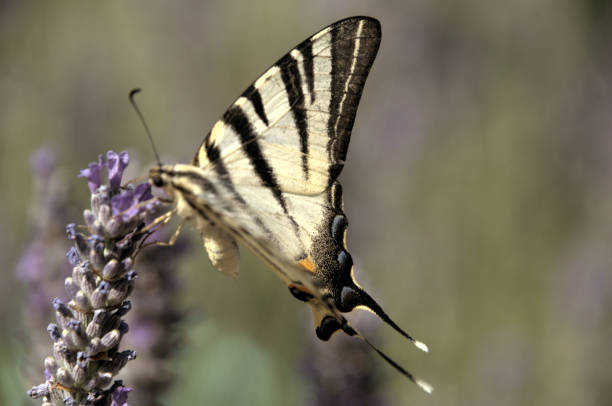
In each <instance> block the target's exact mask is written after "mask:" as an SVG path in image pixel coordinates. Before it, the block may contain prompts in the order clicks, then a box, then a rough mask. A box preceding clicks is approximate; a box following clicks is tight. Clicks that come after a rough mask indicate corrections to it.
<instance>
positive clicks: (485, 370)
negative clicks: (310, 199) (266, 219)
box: [0, 0, 612, 405]
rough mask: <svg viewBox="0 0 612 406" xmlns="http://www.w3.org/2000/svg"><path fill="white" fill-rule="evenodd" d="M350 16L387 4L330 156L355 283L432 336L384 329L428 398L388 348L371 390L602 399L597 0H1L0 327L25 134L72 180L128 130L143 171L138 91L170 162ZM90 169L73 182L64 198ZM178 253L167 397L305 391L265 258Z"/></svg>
mask: <svg viewBox="0 0 612 406" xmlns="http://www.w3.org/2000/svg"><path fill="white" fill-rule="evenodd" d="M359 14H362V15H371V16H374V17H377V18H378V19H380V20H381V23H382V29H383V40H382V44H381V50H380V53H379V55H378V58H377V60H376V62H375V64H374V67H373V69H372V73H371V75H370V79H369V80H368V84H367V85H366V89H365V91H364V96H363V99H362V103H361V107H360V110H359V114H358V118H357V121H356V125H355V129H354V131H353V140H352V144H351V148H350V151H349V158H348V162H347V165H346V167H345V170H344V172H343V175H342V180H343V183H344V190H345V206H346V212H347V215H348V216H349V219H350V222H351V227H350V229H349V233H348V244H349V247H350V248H351V251H352V253H353V257H354V259H355V263H356V274H357V278H358V279H359V280H360V281H361V282H362V285H364V286H365V287H367V288H369V289H370V290H371V291H372V292H371V293H372V294H373V295H374V296H375V297H376V298H377V299H379V301H380V302H381V303H382V304H384V306H385V308H386V309H387V311H388V312H389V314H390V315H391V316H392V317H394V318H395V319H396V321H397V322H398V324H399V325H401V326H404V327H405V328H406V329H407V330H408V331H409V332H410V333H412V334H414V335H415V336H416V337H418V338H420V339H422V340H423V341H425V342H426V343H427V344H428V345H429V346H430V348H431V353H430V354H427V355H425V354H419V353H418V351H415V350H413V348H412V347H411V346H410V345H409V344H408V343H407V342H405V341H404V340H402V339H401V337H398V336H397V334H394V333H393V332H392V331H390V329H385V328H382V329H381V331H380V335H381V346H382V347H383V348H384V349H385V350H386V351H388V352H389V353H390V354H391V355H393V356H394V357H395V358H397V359H398V360H399V361H400V362H401V363H402V364H403V365H406V366H407V367H409V369H410V370H412V371H413V372H415V373H417V374H418V375H419V376H422V377H423V378H426V379H427V380H428V381H429V382H431V383H432V384H433V385H434V386H435V387H436V391H435V392H434V395H433V397H431V398H427V399H425V398H424V396H425V395H423V394H422V393H420V391H419V390H418V389H417V388H416V387H414V386H413V385H410V384H409V383H408V382H407V381H406V380H405V379H403V378H402V377H400V376H398V375H396V374H394V372H393V371H392V370H390V369H389V368H387V367H386V366H384V364H383V363H382V361H381V363H380V365H381V372H382V373H383V375H384V377H385V378H386V379H385V380H384V382H385V384H384V385H383V386H382V387H381V388H380V390H381V391H383V392H384V393H385V394H386V395H387V396H386V398H387V399H389V401H393V402H396V403H397V404H416V403H423V402H428V403H430V404H440V405H462V404H469V405H480V404H482V405H485V404H487V405H488V404H496V405H505V404H507V405H516V404H537V405H555V404H581V405H601V404H607V403H609V402H610V400H611V399H612V390H611V389H610V388H612V374H611V373H610V372H609V370H608V368H607V365H606V360H608V359H611V358H612V350H611V349H610V346H609V339H610V337H611V336H612V334H611V333H612V331H611V329H612V327H611V326H612V320H611V317H610V313H609V308H610V306H611V305H612V273H611V272H610V271H611V265H612V258H611V256H610V254H609V251H610V249H609V246H610V241H612V235H611V234H612V232H611V230H612V216H611V215H610V213H611V212H610V207H612V187H611V183H610V179H611V178H612V160H611V159H610V156H611V154H612V137H610V135H611V133H612V115H611V114H610V111H611V108H612V91H611V83H612V82H611V75H612V69H611V68H612V58H611V56H612V55H611V53H610V52H611V48H610V46H609V39H610V34H611V29H610V27H612V9H611V7H610V2H609V1H604V0H590V1H585V2H580V1H579V2H576V1H571V0H558V1H551V0H539V1H531V0H523V1H515V2H488V1H484V0H462V1H449V0H433V1H431V0H413V1H404V0H392V1H386V2H377V1H374V0H362V1H349V0H341V1H334V2H327V1H321V0H315V1H311V2H298V1H294V2H291V1H280V0H265V1H260V2H249V3H247V2H235V1H226V2H220V1H209V2H205V1H196V0H190V1H183V2H164V1H161V0H154V1H146V2H145V1H131V2H113V1H109V2H96V3H91V2H81V1H65V2H61V3H56V2H33V1H21V2H17V1H4V2H2V3H1V4H0V58H1V59H0V60H1V63H0V92H1V93H2V98H0V129H1V130H0V131H1V135H0V165H1V166H0V170H1V171H2V176H1V177H0V190H2V191H3V192H4V197H3V199H2V203H1V204H2V213H3V216H1V217H0V230H1V232H0V255H1V257H2V259H3V263H4V264H5V272H4V283H3V284H1V285H0V301H1V304H2V308H3V309H6V311H4V312H3V313H2V315H1V316H0V317H1V319H0V322H2V324H3V325H4V326H12V327H14V326H16V325H19V324H22V323H20V322H19V320H18V319H19V318H20V317H21V314H22V313H21V312H20V311H19V310H18V309H20V308H21V306H22V302H23V297H24V292H23V288H22V287H21V286H20V285H19V283H18V282H17V280H16V277H15V273H14V268H15V264H16V262H17V261H18V259H19V254H20V252H21V249H22V247H23V246H24V244H25V243H26V240H27V238H28V236H27V230H28V227H27V221H28V220H27V214H28V213H27V208H28V207H29V204H28V201H29V199H30V197H31V190H32V180H31V179H32V174H31V171H30V168H29V166H28V157H29V155H30V154H31V153H32V152H33V151H34V150H36V149H37V148H38V147H40V146H42V145H46V146H49V147H50V148H52V149H53V150H54V151H55V153H56V154H57V155H58V163H59V165H60V166H61V167H62V168H63V169H64V170H65V172H66V173H67V174H68V176H67V178H68V179H71V178H70V176H72V175H71V174H76V173H77V170H78V169H79V168H83V167H85V166H86V164H87V163H88V162H90V161H92V160H93V159H95V157H96V156H97V154H99V153H103V152H105V151H107V150H109V149H114V150H117V151H119V150H124V149H127V150H129V151H130V153H131V155H132V156H133V157H134V158H135V159H137V160H140V162H141V165H140V167H141V168H142V169H141V170H140V171H134V172H133V176H134V177H136V176H142V175H145V174H146V167H147V166H148V165H149V164H150V163H151V162H152V161H153V157H152V152H151V148H150V146H149V144H148V143H147V141H146V138H145V136H144V132H143V130H142V128H141V126H140V124H139V122H138V119H137V117H136V115H135V114H134V112H133V111H132V110H131V108H130V106H129V104H128V102H127V93H128V92H129V90H130V89H131V88H133V87H142V88H143V89H144V92H143V93H142V95H140V96H141V97H140V99H139V102H140V105H141V108H142V110H143V111H144V114H145V116H146V117H147V120H148V123H149V126H150V127H151V128H152V130H153V133H154V137H155V139H156V142H157V146H158V149H160V150H161V151H163V152H162V155H163V156H162V159H163V160H164V161H166V162H175V161H188V160H189V159H190V157H191V155H192V154H193V152H194V150H195V148H196V147H197V145H199V143H200V142H201V138H202V137H203V136H204V134H205V133H206V132H207V131H208V128H210V126H211V124H212V123H213V122H214V120H215V119H216V118H217V117H218V116H219V115H220V114H222V112H223V111H224V109H225V108H226V107H227V106H228V105H229V104H230V103H231V102H232V101H233V99H234V98H235V97H236V96H237V95H239V94H240V93H241V92H242V90H244V88H246V87H247V86H248V85H249V84H250V82H251V81H252V80H254V79H255V78H256V77H257V75H258V74H260V73H261V72H262V71H263V70H264V69H266V68H267V67H268V66H269V65H270V64H271V63H272V62H273V61H275V60H276V59H277V58H278V57H280V56H281V55H282V53H283V52H285V51H287V50H288V49H290V47H292V46H293V45H295V44H297V43H298V42H299V41H301V40H303V39H304V38H306V37H307V36H308V35H310V34H312V33H314V32H315V31H316V30H318V29H319V28H321V27H323V26H325V25H327V24H329V23H331V22H333V21H335V20H337V19H340V18H343V17H346V16H350V15H359ZM76 186H78V185H76ZM81 186H82V188H80V189H79V188H78V187H71V188H70V190H71V193H73V194H74V196H73V200H74V202H75V206H76V207H79V206H85V204H86V196H87V191H86V188H85V186H84V185H81ZM73 190H74V192H72V191H73ZM74 221H80V219H79V218H75V219H74ZM190 237H193V235H191V236H189V233H186V235H185V236H184V237H183V238H190ZM196 251H197V250H196ZM182 271H184V272H185V275H184V280H187V281H189V282H188V283H185V291H184V294H183V298H182V302H183V305H184V306H185V308H186V309H189V312H190V313H191V315H192V316H191V317H192V324H191V325H189V326H186V327H185V329H186V330H188V331H187V332H188V338H189V339H188V343H185V344H184V345H183V348H181V351H182V353H181V355H180V356H179V359H178V360H177V363H176V368H177V372H178V374H179V377H180V378H179V382H178V385H177V386H176V388H175V390H174V391H173V392H172V393H170V394H169V395H168V402H167V404H189V403H194V402H195V403H206V402H205V401H207V402H209V403H211V404H219V403H226V404H242V403H247V401H248V403H250V404H266V405H272V404H299V403H300V402H301V401H302V400H303V399H306V398H308V396H306V395H307V394H306V392H307V391H308V385H306V384H304V382H303V381H304V378H303V377H302V376H301V375H300V370H299V368H298V367H297V365H298V364H299V362H301V361H300V360H302V359H303V357H304V351H308V349H310V348H311V347H310V346H309V345H306V344H305V343H307V342H308V341H309V340H310V339H311V336H312V335H314V332H312V329H311V328H310V314H309V311H308V310H307V309H306V308H305V307H304V306H303V305H302V304H301V303H299V302H297V301H295V300H294V299H292V298H291V297H290V295H289V294H288V293H287V291H286V288H284V287H283V286H282V284H281V283H280V282H279V281H277V280H276V278H275V277H274V275H272V274H271V273H270V272H268V271H267V270H265V268H264V267H263V266H262V265H261V263H260V262H259V261H258V260H256V259H255V258H254V257H252V256H250V255H248V254H245V255H243V267H242V274H241V276H240V278H239V279H238V281H231V280H228V279H227V278H224V277H223V275H220V274H218V273H216V272H215V271H213V270H212V269H211V267H210V265H209V263H208V260H207V259H206V257H205V254H204V252H195V253H194V254H193V257H192V259H191V261H189V264H188V265H187V266H186V267H185V269H184V270H182ZM198 323H202V324H198ZM304 326H306V327H304ZM13 331H14V329H13V328H5V329H3V330H2V332H0V342H2V344H3V346H2V348H3V351H2V353H1V354H0V363H1V367H2V369H1V370H2V371H3V374H2V375H1V376H0V389H1V390H0V394H1V395H0V396H1V397H0V403H2V404H19V402H21V401H22V400H23V404H31V403H28V402H27V399H25V395H23V394H24V393H25V390H26V389H27V388H28V387H29V386H30V385H31V384H32V382H29V381H21V382H20V381H19V379H20V373H21V372H20V371H22V370H23V369H24V368H23V363H24V362H25V361H24V360H25V359H27V357H26V354H27V352H28V350H27V348H23V345H22V344H21V343H20V342H19V340H18V338H17V337H16V336H15V335H13ZM27 333H28V334H32V335H34V334H40V335H41V336H43V337H44V335H46V333H45V332H44V330H41V331H40V332H36V331H29V332H27ZM332 340H334V339H332ZM189 343H191V344H189ZM305 348H307V349H305ZM22 355H23V356H22ZM40 364H41V365H42V360H41V361H40ZM41 368H42V367H41ZM41 373H42V371H41ZM245 399H246V400H245Z"/></svg>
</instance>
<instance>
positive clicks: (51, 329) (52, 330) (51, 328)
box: [47, 323, 62, 342]
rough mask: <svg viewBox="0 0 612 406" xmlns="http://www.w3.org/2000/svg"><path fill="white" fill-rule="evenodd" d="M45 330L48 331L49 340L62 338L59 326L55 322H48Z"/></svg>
mask: <svg viewBox="0 0 612 406" xmlns="http://www.w3.org/2000/svg"><path fill="white" fill-rule="evenodd" d="M47 332H48V333H49V336H50V337H51V340H53V342H56V341H57V340H59V339H60V338H62V332H61V330H60V328H59V326H58V325H57V324H55V323H50V324H49V325H48V326H47Z"/></svg>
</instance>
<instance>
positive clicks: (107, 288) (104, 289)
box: [98, 281, 111, 294]
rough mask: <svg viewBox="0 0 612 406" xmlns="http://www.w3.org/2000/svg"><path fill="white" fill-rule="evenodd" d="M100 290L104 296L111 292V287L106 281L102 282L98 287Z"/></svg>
mask: <svg viewBox="0 0 612 406" xmlns="http://www.w3.org/2000/svg"><path fill="white" fill-rule="evenodd" d="M98 290H99V291H100V293H102V294H108V292H110V290H111V285H110V283H108V282H106V281H102V282H100V284H99V285H98Z"/></svg>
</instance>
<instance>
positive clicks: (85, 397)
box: [28, 151, 156, 406]
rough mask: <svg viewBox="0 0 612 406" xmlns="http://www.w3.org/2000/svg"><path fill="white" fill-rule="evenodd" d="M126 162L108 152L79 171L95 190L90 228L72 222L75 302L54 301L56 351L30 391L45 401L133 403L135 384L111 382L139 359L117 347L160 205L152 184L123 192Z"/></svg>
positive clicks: (70, 280)
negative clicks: (151, 222)
mask: <svg viewBox="0 0 612 406" xmlns="http://www.w3.org/2000/svg"><path fill="white" fill-rule="evenodd" d="M128 161H129V159H128V155H127V153H126V152H122V153H121V154H116V153H114V152H112V151H109V152H108V154H107V159H106V162H105V161H104V159H103V158H102V156H100V157H99V159H98V162H94V163H91V164H89V167H88V168H87V169H85V170H82V171H81V173H80V175H79V176H81V177H85V178H86V179H87V182H88V185H89V188H90V191H91V192H92V196H91V210H89V209H88V210H85V211H84V213H83V217H84V219H85V223H86V225H87V232H86V233H81V232H80V231H79V227H77V226H76V225H74V224H70V225H68V226H67V227H66V233H67V235H68V238H69V239H70V240H72V241H73V242H74V247H73V248H71V249H70V250H69V251H68V253H67V254H66V256H67V258H68V261H69V263H70V264H71V265H72V266H73V269H72V275H71V276H69V277H67V278H66V279H65V281H64V286H65V290H66V292H67V293H68V295H69V296H70V298H71V299H70V300H69V301H68V302H65V301H63V300H61V299H59V298H56V299H54V300H53V307H54V309H55V316H56V323H51V324H49V326H48V328H47V331H48V333H49V336H50V338H51V340H52V341H53V355H52V356H49V357H47V358H46V359H45V361H44V367H45V378H46V381H45V383H43V384H40V385H37V386H34V387H33V388H31V389H30V390H29V391H28V394H29V395H30V396H32V397H34V398H42V400H43V405H117V406H119V405H122V406H125V405H127V393H128V392H129V391H130V389H129V388H126V387H124V386H123V384H122V383H121V382H120V381H115V383H114V384H113V378H114V377H115V376H116V375H117V373H118V372H119V371H120V370H121V369H122V368H123V366H124V365H125V364H126V363H127V362H128V361H130V360H133V359H134V358H135V357H136V353H135V352H134V351H131V350H125V351H119V343H120V341H121V338H122V337H123V336H124V335H125V334H126V333H127V332H128V325H127V323H126V322H125V321H124V320H123V317H124V316H125V314H126V313H127V312H129V311H130V309H131V302H130V301H129V300H127V298H128V297H129V295H130V294H131V293H132V290H133V288H134V283H135V280H136V278H137V276H138V275H137V273H136V272H135V271H134V269H133V267H134V260H135V257H136V255H137V254H138V253H139V251H140V248H141V247H142V245H143V244H144V242H145V240H146V239H147V238H148V237H149V235H150V234H151V233H150V231H147V229H146V225H147V223H148V222H149V217H151V216H150V214H151V213H152V212H153V211H154V209H155V208H156V204H155V201H153V200H151V198H152V195H151V191H150V187H149V185H148V184H146V183H145V184H140V185H137V186H135V187H133V186H131V185H128V186H127V187H126V188H125V190H121V188H120V184H121V177H122V175H123V171H124V169H125V167H126V166H127V164H128ZM104 169H106V172H107V174H108V184H104V183H103V180H102V175H103V170H104ZM111 384H112V385H111Z"/></svg>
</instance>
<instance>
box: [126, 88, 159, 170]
mask: <svg viewBox="0 0 612 406" xmlns="http://www.w3.org/2000/svg"><path fill="white" fill-rule="evenodd" d="M140 91H141V89H140V88H136V89H132V91H130V103H132V107H134V110H136V114H138V117H139V118H140V122H141V123H142V125H143V127H144V129H145V132H146V133H147V136H148V137H149V141H151V146H152V147H153V153H154V154H155V158H156V159H157V163H158V164H159V166H161V164H162V163H161V159H159V154H158V153H157V148H155V143H154V142H153V137H152V136H151V131H149V126H147V122H146V121H145V119H144V117H143V116H142V113H141V112H140V109H139V108H138V105H137V104H136V101H135V100H134V96H136V94H137V93H139V92H140Z"/></svg>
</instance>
